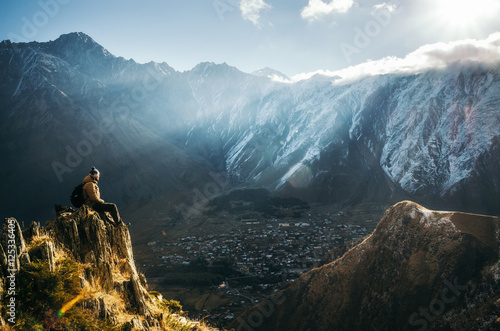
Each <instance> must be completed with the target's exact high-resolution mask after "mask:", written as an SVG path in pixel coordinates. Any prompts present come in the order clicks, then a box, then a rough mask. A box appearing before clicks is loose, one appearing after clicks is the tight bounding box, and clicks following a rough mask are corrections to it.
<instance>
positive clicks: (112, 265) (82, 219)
mask: <svg viewBox="0 0 500 331" xmlns="http://www.w3.org/2000/svg"><path fill="white" fill-rule="evenodd" d="M106 217H107V216H106V215H103V214H101V215H100V214H99V213H96V212H95V211H94V210H92V209H91V208H89V207H88V206H83V207H81V208H80V209H79V210H78V211H76V212H74V213H73V214H67V213H63V214H61V216H59V217H57V218H56V219H54V220H52V221H49V222H48V223H47V226H46V227H45V231H46V232H47V233H49V234H50V235H51V236H53V237H54V238H55V239H56V240H57V241H58V242H59V244H60V245H61V247H64V248H66V249H67V250H69V252H70V253H71V255H72V256H73V257H74V259H75V260H76V261H78V262H81V263H89V264H92V265H95V267H96V268H95V269H94V271H93V272H92V273H91V274H89V275H87V276H88V277H87V279H88V281H89V283H91V284H94V285H96V284H99V286H101V287H102V288H103V289H104V290H106V291H111V290H113V289H115V288H121V289H122V291H124V292H127V291H128V293H126V295H127V296H129V297H130V298H131V299H132V302H133V306H134V307H137V311H138V312H139V313H140V314H141V315H143V316H148V315H149V314H150V309H149V308H148V304H147V303H148V301H150V300H151V299H150V297H149V294H148V293H147V291H146V289H145V287H144V286H143V283H142V282H141V279H140V277H139V273H138V272H137V269H136V267H135V263H134V257H133V252H132V242H131V239H130V233H129V231H128V228H127V227H126V226H124V225H121V226H117V227H115V226H113V225H111V224H110V223H109V222H107V221H104V219H105V218H106ZM120 269H121V271H120V272H118V270H120ZM116 273H120V274H121V275H123V274H127V275H128V277H127V278H128V279H129V280H128V281H121V282H119V281H118V280H117V279H116V276H115V274H116ZM125 282H130V286H123V285H122V284H121V283H125Z"/></svg>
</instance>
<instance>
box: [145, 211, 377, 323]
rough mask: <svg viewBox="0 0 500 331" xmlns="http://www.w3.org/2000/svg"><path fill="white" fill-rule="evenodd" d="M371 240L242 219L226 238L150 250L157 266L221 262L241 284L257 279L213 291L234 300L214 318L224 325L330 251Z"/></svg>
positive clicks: (352, 227) (361, 232)
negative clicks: (236, 273) (237, 311)
mask: <svg viewBox="0 0 500 331" xmlns="http://www.w3.org/2000/svg"><path fill="white" fill-rule="evenodd" d="M367 234H368V230H367V229H366V228H365V227H364V226H361V225H356V224H341V223H340V222H339V221H337V220H335V219H322V220H314V221H312V220H309V221H287V222H283V221H279V220H276V219H269V220H266V221H265V222H262V221H259V220H256V219H243V220H241V222H240V224H239V226H238V227H235V228H234V229H233V230H231V231H229V232H227V233H219V234H207V235H203V236H200V235H198V236H188V237H184V238H181V239H179V240H178V241H176V242H165V241H154V242H150V243H148V245H149V246H150V247H151V249H152V250H153V251H154V252H155V255H156V256H157V257H159V258H160V259H159V262H158V263H159V265H158V266H175V265H189V264H190V263H192V262H193V261H200V259H201V260H204V261H206V263H207V265H211V264H214V263H217V261H221V260H223V261H226V262H227V261H229V264H230V265H231V267H232V268H233V269H234V270H236V271H239V273H240V274H241V276H242V277H241V278H243V277H249V278H252V277H253V279H258V281H257V282H255V281H254V282H252V285H251V286H250V285H244V284H245V283H244V282H241V281H237V282H235V281H233V280H232V279H226V280H225V281H224V282H223V283H222V284H220V285H219V286H215V287H214V289H213V290H214V291H215V292H218V293H223V295H224V296H225V297H231V300H230V301H229V303H228V304H227V305H225V306H221V307H218V308H217V309H214V310H213V311H211V312H210V314H211V316H212V317H213V318H217V319H218V320H219V322H220V321H221V320H223V321H227V320H230V319H231V318H233V317H234V308H236V307H242V306H247V307H249V306H251V305H253V304H255V302H256V301H257V300H259V298H262V297H266V296H267V295H269V294H270V293H272V292H273V291H276V290H277V289H278V288H280V287H281V286H282V285H283V284H284V283H286V282H287V281H289V280H292V279H295V278H297V277H299V276H300V274H301V273H303V272H304V271H307V270H309V269H311V268H313V267H315V266H318V265H319V264H320V263H321V261H322V258H323V257H324V256H325V254H326V253H327V252H328V251H330V250H331V249H332V248H334V247H336V246H339V245H341V244H343V243H345V242H347V241H350V240H352V239H356V238H360V237H364V236H366V235H367ZM200 313H201V312H200ZM202 314H205V313H202Z"/></svg>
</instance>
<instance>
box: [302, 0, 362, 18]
mask: <svg viewBox="0 0 500 331" xmlns="http://www.w3.org/2000/svg"><path fill="white" fill-rule="evenodd" d="M353 4H354V1H353V0H330V3H325V2H323V1H322V0H309V4H308V5H307V6H306V7H304V8H303V9H302V12H301V16H302V18H304V19H307V20H309V21H310V22H312V21H316V20H319V19H321V18H323V17H324V16H326V15H329V14H334V13H346V12H347V11H349V9H351V7H352V5H353Z"/></svg>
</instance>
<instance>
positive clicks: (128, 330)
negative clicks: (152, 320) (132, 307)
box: [123, 317, 144, 331]
mask: <svg viewBox="0 0 500 331" xmlns="http://www.w3.org/2000/svg"><path fill="white" fill-rule="evenodd" d="M139 330H144V326H143V325H142V323H141V321H139V319H138V318H135V317H134V318H133V319H132V320H131V321H129V322H127V323H126V324H125V326H124V327H123V331H139Z"/></svg>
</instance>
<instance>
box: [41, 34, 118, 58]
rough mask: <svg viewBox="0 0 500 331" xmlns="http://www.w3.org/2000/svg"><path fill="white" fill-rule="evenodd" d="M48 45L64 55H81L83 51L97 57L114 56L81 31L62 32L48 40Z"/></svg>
mask: <svg viewBox="0 0 500 331" xmlns="http://www.w3.org/2000/svg"><path fill="white" fill-rule="evenodd" d="M49 45H50V46H52V48H53V49H54V50H55V51H56V52H57V53H59V54H61V55H65V56H66V57H74V56H77V55H78V56H81V55H82V54H83V55H85V53H86V55H92V56H97V57H99V58H106V57H112V58H114V57H115V56H114V55H113V54H111V53H110V52H109V51H108V50H107V49H105V48H104V47H102V46H101V45H99V44H98V43H97V42H95V41H94V39H92V38H91V37H89V36H88V35H86V34H85V33H83V32H72V33H68V34H63V35H61V36H60V37H59V38H57V39H56V40H54V41H53V42H49Z"/></svg>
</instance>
